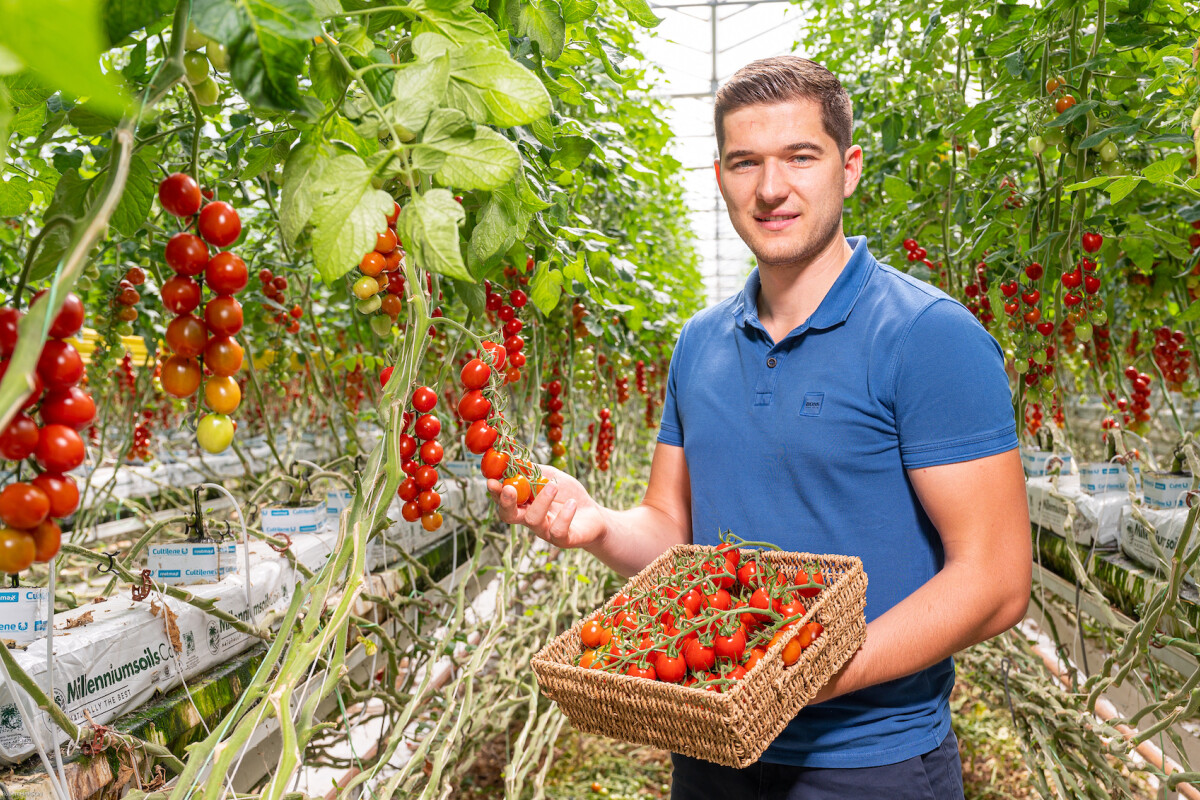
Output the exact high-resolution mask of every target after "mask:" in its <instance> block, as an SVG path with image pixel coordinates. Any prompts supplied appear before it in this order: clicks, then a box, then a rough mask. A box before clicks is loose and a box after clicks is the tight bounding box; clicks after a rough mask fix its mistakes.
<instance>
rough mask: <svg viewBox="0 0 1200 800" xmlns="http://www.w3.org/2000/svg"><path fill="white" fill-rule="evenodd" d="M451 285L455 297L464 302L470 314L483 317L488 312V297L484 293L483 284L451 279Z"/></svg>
mask: <svg viewBox="0 0 1200 800" xmlns="http://www.w3.org/2000/svg"><path fill="white" fill-rule="evenodd" d="M450 285H451V286H452V287H453V288H454V296H455V297H457V298H459V299H460V300H462V301H463V305H465V306H466V307H467V312H468V313H469V314H471V315H472V316H474V317H482V316H483V315H484V314H485V313H486V312H487V297H486V296H485V294H484V291H483V284H480V283H470V282H468V281H458V280H454V279H453V278H451V279H450Z"/></svg>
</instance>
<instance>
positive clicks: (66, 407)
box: [39, 386, 96, 431]
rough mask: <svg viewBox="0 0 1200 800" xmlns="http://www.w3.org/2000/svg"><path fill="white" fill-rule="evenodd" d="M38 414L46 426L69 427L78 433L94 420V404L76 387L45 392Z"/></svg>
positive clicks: (85, 393)
mask: <svg viewBox="0 0 1200 800" xmlns="http://www.w3.org/2000/svg"><path fill="white" fill-rule="evenodd" d="M39 413H40V414H41V417H42V422H43V423H45V424H47V425H54V424H57V425H69V426H70V427H72V428H74V429H75V430H77V431H79V430H83V429H84V428H86V427H87V426H88V425H91V424H92V420H94V419H95V418H96V402H95V401H94V400H92V396H91V395H90V394H88V393H87V392H86V391H84V390H83V389H81V388H79V387H78V386H69V387H67V388H66V389H56V390H54V391H50V392H47V393H46V396H45V397H43V398H42V407H41V409H40V410H39Z"/></svg>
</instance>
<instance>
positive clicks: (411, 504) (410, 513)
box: [400, 500, 421, 522]
mask: <svg viewBox="0 0 1200 800" xmlns="http://www.w3.org/2000/svg"><path fill="white" fill-rule="evenodd" d="M400 516H402V517H404V519H405V520H406V521H408V522H416V521H417V520H419V519H420V518H421V509H420V507H419V506H417V501H416V500H409V501H408V502H407V503H405V504H404V505H403V506H402V507H401V508H400Z"/></svg>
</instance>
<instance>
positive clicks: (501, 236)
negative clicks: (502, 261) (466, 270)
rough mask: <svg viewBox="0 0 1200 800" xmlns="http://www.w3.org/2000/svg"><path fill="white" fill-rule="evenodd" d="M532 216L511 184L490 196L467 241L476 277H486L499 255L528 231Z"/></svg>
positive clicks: (469, 256) (468, 255)
mask: <svg viewBox="0 0 1200 800" xmlns="http://www.w3.org/2000/svg"><path fill="white" fill-rule="evenodd" d="M528 225H529V215H528V214H527V213H525V212H523V210H522V209H521V207H520V205H519V203H518V202H517V198H516V197H515V196H514V195H513V193H512V190H511V189H510V188H508V187H507V186H505V187H502V188H500V189H497V190H496V191H494V192H492V194H491V196H490V197H488V199H487V202H485V203H484V204H483V208H482V209H480V211H479V214H478V215H477V216H476V219H475V227H474V228H473V229H472V230H471V239H470V241H469V242H468V244H467V264H468V265H469V266H470V268H471V272H472V273H473V274H475V275H476V276H482V275H483V274H484V273H485V271H486V270H487V269H488V268H489V267H491V266H492V264H493V262H494V261H495V260H497V259H498V257H499V256H500V255H501V254H502V253H504V252H505V251H507V250H508V249H509V248H510V247H512V246H513V244H514V243H516V242H517V240H518V239H519V238H520V237H521V236H522V235H523V234H524V233H525V229H526V227H527V226H528Z"/></svg>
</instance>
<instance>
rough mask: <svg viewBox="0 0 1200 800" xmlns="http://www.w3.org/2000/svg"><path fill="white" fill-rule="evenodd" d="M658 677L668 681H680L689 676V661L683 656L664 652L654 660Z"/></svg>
mask: <svg viewBox="0 0 1200 800" xmlns="http://www.w3.org/2000/svg"><path fill="white" fill-rule="evenodd" d="M654 670H655V672H657V673H658V679H659V680H660V681H665V682H666V683H679V682H680V681H682V680H683V679H684V678H685V677H686V676H687V661H685V660H684V659H683V657H682V656H673V655H670V654H668V653H662V654H660V655H659V657H658V658H657V659H656V660H655V661H654Z"/></svg>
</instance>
